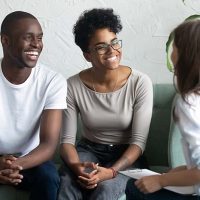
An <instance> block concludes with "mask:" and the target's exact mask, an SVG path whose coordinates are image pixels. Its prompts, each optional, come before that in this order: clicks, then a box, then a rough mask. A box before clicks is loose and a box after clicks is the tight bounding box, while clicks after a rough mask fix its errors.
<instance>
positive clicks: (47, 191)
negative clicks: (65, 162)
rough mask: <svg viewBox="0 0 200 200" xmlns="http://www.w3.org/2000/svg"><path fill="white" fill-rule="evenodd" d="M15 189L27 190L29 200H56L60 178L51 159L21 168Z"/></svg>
mask: <svg viewBox="0 0 200 200" xmlns="http://www.w3.org/2000/svg"><path fill="white" fill-rule="evenodd" d="M21 174H22V175H23V179H22V182H21V183H20V184H19V185H18V186H17V189H23V190H29V191H30V193H31V194H30V200H56V199H57V192H58V188H59V183H60V179H59V176H58V173H57V170H56V168H55V166H54V164H53V162H51V161H47V162H45V163H43V164H41V165H39V166H36V167H33V168H30V169H26V170H23V171H22V172H21Z"/></svg>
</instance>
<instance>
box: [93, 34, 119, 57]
mask: <svg viewBox="0 0 200 200" xmlns="http://www.w3.org/2000/svg"><path fill="white" fill-rule="evenodd" d="M116 40H117V41H118V44H119V46H120V47H119V48H117V49H116V48H114V47H113V45H114V44H112V42H114V41H116ZM112 42H111V43H110V44H107V43H102V44H101V45H104V46H105V47H104V48H105V52H104V53H99V52H98V49H97V48H98V47H94V48H93V49H92V50H95V52H97V53H98V55H104V54H106V52H107V51H108V49H109V47H111V48H112V49H114V50H119V49H121V48H122V40H118V39H117V38H116V39H114V40H113V41H112ZM97 45H100V44H97ZM89 51H90V50H89Z"/></svg>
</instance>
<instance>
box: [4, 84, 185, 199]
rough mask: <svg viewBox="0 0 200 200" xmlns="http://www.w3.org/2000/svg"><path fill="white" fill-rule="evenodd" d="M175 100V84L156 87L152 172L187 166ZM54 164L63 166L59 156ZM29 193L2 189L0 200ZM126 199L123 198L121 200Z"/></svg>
mask: <svg viewBox="0 0 200 200" xmlns="http://www.w3.org/2000/svg"><path fill="white" fill-rule="evenodd" d="M174 96H175V90H174V87H173V85H172V84H154V106H153V115H152V120H151V125H150V131H149V137H148V142H147V146H146V150H145V153H144V154H145V155H146V157H147V161H148V163H149V165H150V168H151V169H152V170H154V171H158V172H164V171H166V170H168V169H170V168H171V167H174V166H177V165H178V164H182V163H184V159H183V156H182V154H181V153H180V151H181V150H180V148H181V147H180V146H181V145H180V142H179V140H180V134H179V132H178V130H177V127H176V126H175V125H174V124H173V123H172V122H171V107H172V103H173V99H174ZM79 127H80V125H79ZM54 161H55V163H56V164H57V165H59V164H60V163H61V160H60V158H59V155H58V152H57V153H56V154H55V157H54ZM28 195H29V194H28V192H24V191H19V190H16V189H15V188H14V187H11V186H5V185H0V200H27V199H28ZM124 199H126V197H125V195H123V196H122V197H121V198H120V200H124Z"/></svg>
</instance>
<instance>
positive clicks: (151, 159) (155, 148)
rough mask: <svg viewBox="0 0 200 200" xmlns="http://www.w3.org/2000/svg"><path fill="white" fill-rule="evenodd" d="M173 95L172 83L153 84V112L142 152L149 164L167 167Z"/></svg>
mask: <svg viewBox="0 0 200 200" xmlns="http://www.w3.org/2000/svg"><path fill="white" fill-rule="evenodd" d="M174 96H175V89H174V86H173V84H154V86H153V97H154V101H153V102H154V103H153V114H152V119H151V125H150V129H149V136H148V140H147V144H146V150H145V153H144V154H145V155H146V157H147V162H148V164H149V165H150V166H165V167H169V161H168V140H169V131H170V121H171V108H172V102H173V99H174Z"/></svg>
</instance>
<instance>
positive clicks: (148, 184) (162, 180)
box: [135, 168, 200, 193]
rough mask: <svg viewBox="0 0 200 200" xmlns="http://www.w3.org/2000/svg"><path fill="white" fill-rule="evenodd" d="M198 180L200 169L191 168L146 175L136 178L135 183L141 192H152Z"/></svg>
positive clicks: (193, 183) (187, 184)
mask: <svg viewBox="0 0 200 200" xmlns="http://www.w3.org/2000/svg"><path fill="white" fill-rule="evenodd" d="M199 182H200V170H199V169H197V168H192V169H186V170H181V171H177V172H173V173H166V174H162V175H153V176H146V177H143V178H141V179H139V180H137V181H136V182H135V185H136V186H137V188H138V189H139V190H140V191H141V192H143V193H152V192H156V191H158V190H160V189H162V188H163V187H166V186H190V185H195V184H197V183H199Z"/></svg>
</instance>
